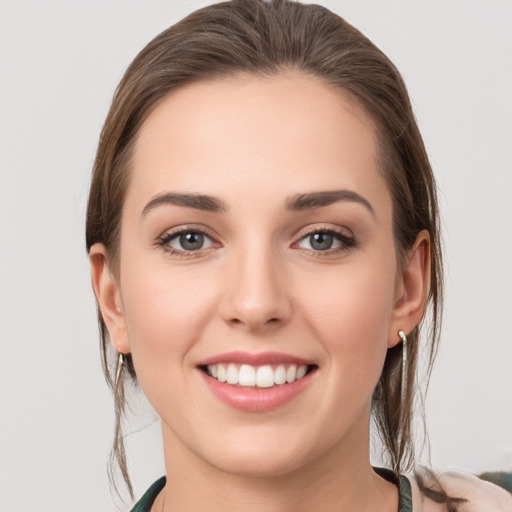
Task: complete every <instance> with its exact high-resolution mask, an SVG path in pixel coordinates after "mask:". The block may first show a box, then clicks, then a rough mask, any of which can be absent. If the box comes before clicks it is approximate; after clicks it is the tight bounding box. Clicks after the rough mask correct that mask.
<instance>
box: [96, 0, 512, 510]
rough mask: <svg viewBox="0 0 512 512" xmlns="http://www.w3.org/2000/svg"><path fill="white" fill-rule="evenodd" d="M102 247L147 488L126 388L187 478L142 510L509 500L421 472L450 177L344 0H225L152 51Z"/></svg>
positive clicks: (104, 157) (114, 368) (114, 139)
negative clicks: (421, 403)
mask: <svg viewBox="0 0 512 512" xmlns="http://www.w3.org/2000/svg"><path fill="white" fill-rule="evenodd" d="M87 248H88V251H89V256H90V261H91V269H92V280H93V287H94V290H95V293H96V297H97V301H98V307H99V315H100V316H99V319H100V330H101V336H102V344H103V345H102V346H103V361H104V368H105V372H106V375H107V379H108V380H109V382H110V384H111V385H112V387H113V390H114V394H115V398H116V405H117V428H116V440H115V447H114V453H115V454H116V456H117V458H118V461H119V463H120V467H121V470H122V472H123V476H124V477H125V480H126V481H127V483H128V485H129V486H130V482H129V478H128V474H127V470H126V461H125V456H124V447H123V443H122V434H121V431H120V422H121V418H122V416H123V413H124V405H125V402H124V386H125V383H126V381H127V380H128V379H134V380H136V382H137V383H138V384H140V386H141V388H142V390H143V391H144V393H145V394H146V396H147V397H148V399H149V401H150V402H151V404H152V405H153V407H154V408H155V410H156V411H157V413H158V414H159V416H160V418H161V423H162V433H163V440H164V456H165V463H166V477H167V478H166V479H162V480H159V481H158V482H157V483H156V484H155V486H153V487H152V488H151V489H150V490H149V491H148V494H147V495H146V496H145V497H144V498H143V500H142V501H141V503H140V504H139V505H138V506H136V508H135V509H134V510H153V511H160V510H162V511H164V510H165V511H170V510H197V509H199V508H207V509H209V510H240V509H243V510H273V509H276V510H288V509H290V510H291V509H292V508H293V509H298V510H310V509H314V510H318V511H321V510H349V509H350V510H365V509H367V510H382V511H396V510H401V511H405V510H415V511H418V510H425V511H429V510H439V508H436V507H439V506H441V505H439V503H442V504H443V505H442V506H443V507H444V509H445V510H455V508H454V507H456V506H459V505H460V506H461V508H460V510H473V509H472V508H471V507H475V506H477V507H482V506H483V505H484V504H485V505H487V506H491V505H490V504H492V506H493V507H494V508H492V510H499V508H497V507H502V509H503V510H506V509H507V508H506V507H507V506H510V505H509V504H510V503H511V500H510V497H509V496H508V495H507V494H506V493H505V492H504V491H503V492H501V491H500V490H499V489H498V488H494V487H489V489H487V488H485V487H482V486H483V485H487V484H480V483H472V482H469V483H470V486H469V487H470V490H468V489H467V487H468V486H467V479H462V483H460V482H459V481H457V480H456V479H455V478H451V479H448V480H446V479H445V480H441V482H438V481H436V479H435V478H434V477H433V476H432V475H431V474H427V475H424V476H423V477H421V476H419V475H418V477H417V479H412V478H411V479H407V478H406V477H405V476H400V475H402V474H403V473H404V472H407V471H410V470H412V469H413V463H414V453H413V448H412V446H413V445H412V436H411V415H412V407H413V402H414V382H415V375H416V363H417V356H418V344H419V334H420V326H421V323H422V319H423V316H424V313H425V310H426V309H427V307H430V312H431V316H432V330H431V334H430V337H427V336H424V343H427V344H428V353H429V360H430V364H432V362H433V358H434V354H435V350H436V346H437V336H438V325H439V315H440V307H441V299H442V264H441V249H440V242H439V231H438V213H437V201H436V189H435V182H434V178H433V176H432V172H431V169H430V165H429V162H428V158H427V156H426V152H425V149H424V145H423V142H422V139H421V136H420V134H419V131H418V129H417V126H416V123H415V120H414V116H413V113H412V109H411V106H410V102H409V99H408V96H407V92H406V89H405V86H404V84H403V82H402V80H401V78H400V75H399V74H398V72H397V71H396V69H395V68H394V66H393V65H392V64H391V62H390V61H389V60H388V59H387V58H386V57H385V56H384V55H383V54H382V52H380V51H379V50H378V49H377V48H376V47H375V46H374V45H373V44H372V43H371V42H370V41H368V40H367V39H366V38H365V37H364V36H363V35H362V34H360V33H359V32H358V31H357V30H355V29H354V28H353V27H351V26H350V25H348V24H347V23H346V22H344V21H343V20H341V19H340V18H338V17H337V16H335V15H333V14H332V13H330V12H329V11H327V10H326V9H323V8H321V7H318V6H305V5H300V4H295V3H293V2H287V1H276V2H270V3H267V2H263V1H253V0H250V1H235V2H232V3H222V4H217V5H214V6H211V7H208V8H205V9H203V10H200V11H197V12H196V13H193V14H192V15H190V16H189V17H188V18H186V19H185V20H183V21H182V22H180V23H179V24H177V25H175V26H174V27H171V28H170V29H168V30H167V31H165V32H163V33H162V34H161V35H159V36H157V37H156V38H155V39H154V40H153V41H152V42H151V43H149V45H148V46H147V47H146V48H145V49H144V50H142V52H141V53H140V54H139V55H138V56H137V57H136V59H135V60H134V62H133V63H132V65H131V66H130V67H129V69H128V70H127V72H126V74H125V76H124V78H123V80H122V81H121V84H120V86H119V88H118V91H117V93H116V96H115V98H114V101H113V104H112V107H111V110H110V113H109V115H108V117H107V120H106V123H105V126H104V129H103V133H102V137H101V140H100V144H99V148H98V153H97V158H96V162H95V168H94V175H93V181H92V186H91V192H90V199H89V207H88V216H87ZM112 347H113V348H114V349H115V350H114V351H113V350H112ZM112 352H113V354H112ZM112 356H114V357H113V361H115V362H116V363H115V364H114V365H112V363H109V358H112ZM371 413H373V415H374V418H375V420H376V423H377V425H378V427H379V429H380V434H381V436H382V439H383V444H384V446H385V447H386V449H387V452H388V455H389V463H390V466H391V468H392V471H386V470H381V469H376V468H372V466H371V465H370V463H369V430H370V414H371ZM489 485H490V484H489ZM482 488H483V496H484V498H482V499H479V498H478V497H477V498H475V499H473V498H472V494H474V491H473V489H476V490H477V491H478V492H481V490H482ZM422 493H423V495H424V498H425V500H423V499H422V496H421V494H422ZM475 500H476V501H475ZM479 500H480V501H479ZM482 500H483V501H482ZM507 502H508V505H507ZM411 507H412V508H411ZM422 507H423V508H422ZM464 507H465V508H464ZM480 509H481V508H480ZM489 510H491V509H489Z"/></svg>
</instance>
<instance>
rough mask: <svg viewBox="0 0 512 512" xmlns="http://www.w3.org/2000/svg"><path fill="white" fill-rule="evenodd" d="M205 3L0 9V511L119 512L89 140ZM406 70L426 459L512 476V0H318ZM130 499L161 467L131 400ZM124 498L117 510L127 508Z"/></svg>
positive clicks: (36, 4)
mask: <svg viewBox="0 0 512 512" xmlns="http://www.w3.org/2000/svg"><path fill="white" fill-rule="evenodd" d="M207 3H208V2H202V1H197V0H196V1H187V2H186V1H183V0H182V1H173V2H171V1H167V2H166V1H148V0H139V1H127V0H118V1H113V0H101V1H91V0H87V1H83V0H80V1H77V0H75V1H73V2H66V1H59V2H57V1H40V0H37V1H31V2H28V1H20V0H10V1H9V0H7V1H6V0H4V1H1V2H0V172H1V174H0V315H1V316H0V344H1V345H0V512H22V511H23V512H24V511H35V510H37V511H40V512H46V511H48V512H50V511H51V512H60V511H62V512H64V511H65V512H73V511H85V510H95V511H97V512H102V511H113V510H116V509H115V506H114V505H113V503H112V499H111V496H110V494H109V488H108V482H107V478H106V473H105V465H106V461H107V454H108V450H109V447H110V442H111V438H112V429H113V422H112V417H113V411H112V402H111V398H110V395H109V392H108V390H107V388H106V385H105V384H104V382H103V379H102V374H101V370H100V359H99V350H98V341H97V331H96V323H95V307H94V301H93V295H92V291H91V289H90V284H89V275H88V262H87V258H86V254H85V249H84V211H85V203H86V197H87V189H88V181H89V175H90V170H91V166H92V161H93V156H94V151H95V145H96V143H97V139H98V135H99V131H100V127H101V124H102V122H103V120H104V117H105V115H106V112H107V108H108V105H109V102H110V99H111V96H112V93H113V91H114V88H115V86H116V84H117V82H118V81H119V79H120V78H121V75H122V72H123V71H124V69H125V67H126V66H127V65H128V63H129V62H130V61H131V59H132V58H133V57H134V56H135V55H136V53H137V52H138V50H140V49H141V48H142V46H143V45H144V44H145V43H146V42H148V41H149V40H150V39H151V38H152V37H153V36H155V35H156V34H157V33H158V32H160V31H161V30H163V29H164V28H166V27H167V26H169V25H170V24H172V23H174V22H175V21H177V20H178V19H180V18H181V17H182V16H183V15H185V14H186V13H188V12H190V11H192V10H194V9H195V8H197V7H198V6H202V5H206V4H207ZM322 3H323V4H324V5H326V6H327V7H330V8H331V9H333V10H336V11H337V12H338V13H340V14H341V15H342V16H344V17H346V18H347V19H348V20H349V21H350V22H352V23H353V24H354V25H355V26H357V27H358V28H360V29H361V30H362V31H363V32H364V33H365V34H366V35H368V36H369V37H370V38H371V39H372V40H373V41H374V42H375V43H377V45H379V46H380V47H381V48H382V49H383V50H384V51H385V52H386V53H387V54H388V55H389V56H390V57H391V59H392V60H393V61H394V62H395V63H396V65H397V66H398V68H399V69H400V70H401V71H402V73H403V75H404V78H405V80H406V82H407V84H408V86H409V90H410V93H411V96H412V99H413V103H414V106H415V110H416V113H417V117H418V119H419V124H420V128H421V129H422V131H423V134H424V138H425V141H426V144H427V147H428V150H429V154H430V157H431V159H432V163H433V166H434V168H435V171H436V173H437V177H438V180H439V186H440V193H441V203H442V211H443V219H444V227H445V241H446V261H447V275H448V278H447V290H446V292H447V301H446V317H445V326H444V331H443V336H442V346H441V350H440V354H439V359H438V363H437V367H436V369H435V371H434V374H433V379H432V386H431V390H430V395H429V399H428V401H427V414H428V427H429V433H430V438H431V444H432V463H433V466H434V467H435V468H439V469H443V468H448V467H459V468H463V469H467V470H470V471H474V472H479V471H483V470H492V469H502V470H503V469H508V470H511V469H512V399H511V396H512V392H511V390H512V371H511V368H512V335H511V317H512V268H511V265H512V263H511V262H512V200H511V198H512V194H511V193H512V172H511V163H512V150H511V145H512V98H511V94H510V91H512V44H511V40H510V39H511V38H510V35H511V33H512V31H511V28H512V3H511V2H509V1H497V0H486V1H484V0H480V1H471V0H459V1H454V0H450V1H446V0H442V1H441V0H438V1H433V0H428V1H417V0H400V1H399V0H396V1H389V0H388V1H381V0H379V1H377V0H376V1H368V0H366V1H361V0H353V1H348V0H347V1H324V2H322ZM136 412H137V417H136V418H135V421H134V423H133V427H132V430H133V429H136V430H137V429H140V428H141V427H142V426H144V425H147V424H150V425H151V426H150V427H149V428H148V429H146V430H144V431H141V432H139V433H136V434H134V435H133V436H131V438H130V439H131V440H130V441H129V447H130V459H131V463H132V474H133V477H134V483H135V490H136V494H137V495H140V494H141V493H142V492H143V491H144V490H145V488H146V487H147V486H148V485H149V484H150V483H151V482H152V481H153V480H154V479H156V478H157V477H158V476H160V475H161V474H163V464H162V461H161V456H160V445H159V428H158V425H157V423H155V422H153V423H152V424H151V421H152V420H151V418H152V415H151V412H150V411H149V410H148V409H147V408H146V407H145V406H144V404H143V403H141V404H139V406H137V407H136ZM126 508H127V505H125V506H124V509H126Z"/></svg>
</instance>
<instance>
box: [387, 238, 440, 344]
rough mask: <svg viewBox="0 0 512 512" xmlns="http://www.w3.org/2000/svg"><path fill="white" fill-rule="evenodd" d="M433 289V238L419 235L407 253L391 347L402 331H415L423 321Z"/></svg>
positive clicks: (393, 324) (397, 290)
mask: <svg viewBox="0 0 512 512" xmlns="http://www.w3.org/2000/svg"><path fill="white" fill-rule="evenodd" d="M429 287H430V236H429V234H428V231H426V230H423V231H420V232H419V233H418V236H417V237H416V240H415V242H414V245H413V246H412V248H411V250H410V251H409V253H408V254H407V259H406V262H405V267H404V269H403V272H402V274H401V275H400V276H398V278H397V283H396V287H395V302H394V307H393V313H392V319H391V323H390V332H389V333H388V347H393V346H395V345H396V344H397V343H398V342H399V341H400V338H399V336H398V331H404V332H405V334H408V333H409V332H411V331H412V330H413V329H414V328H415V327H416V326H417V325H418V324H419V323H420V321H421V319H422V318H423V314H424V312H425V305H426V303H427V297H428V292H429Z"/></svg>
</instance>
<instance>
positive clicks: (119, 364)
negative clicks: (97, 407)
mask: <svg viewBox="0 0 512 512" xmlns="http://www.w3.org/2000/svg"><path fill="white" fill-rule="evenodd" d="M123 366H124V354H123V353H122V352H119V358H118V359H117V369H116V380H115V382H114V386H115V387H117V383H118V382H119V377H120V376H121V372H122V371H123Z"/></svg>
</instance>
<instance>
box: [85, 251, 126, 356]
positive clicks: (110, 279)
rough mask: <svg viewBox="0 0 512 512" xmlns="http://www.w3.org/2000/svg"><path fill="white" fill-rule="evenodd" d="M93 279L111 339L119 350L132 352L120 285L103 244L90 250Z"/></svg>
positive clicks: (93, 285) (95, 292) (124, 352)
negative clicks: (110, 266)
mask: <svg viewBox="0 0 512 512" xmlns="http://www.w3.org/2000/svg"><path fill="white" fill-rule="evenodd" d="M89 263H90V266H91V279H92V287H93V289H94V294H95V295H96V301H97V303H98V307H99V309H100V311H101V316H102V317H103V321H104V322H105V325H106V326H107V330H108V332H109V336H110V339H111V341H112V344H113V345H114V347H115V349H116V350H117V351H118V352H121V353H123V354H127V353H129V352H130V344H129V340H128V336H127V329H126V320H125V316H124V311H123V307H122V302H121V295H120V292H119V286H118V283H117V281H116V279H115V278H114V276H113V274H112V272H111V271H110V269H109V267H108V264H107V250H106V248H105V246H104V245H103V244H94V245H93V246H92V247H91V249H90V251H89Z"/></svg>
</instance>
